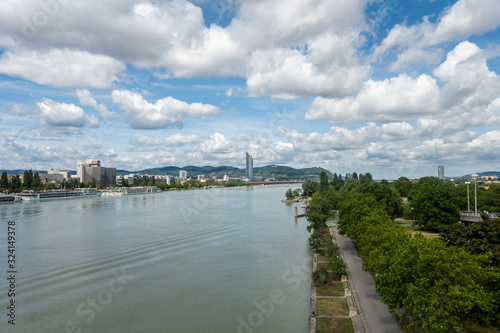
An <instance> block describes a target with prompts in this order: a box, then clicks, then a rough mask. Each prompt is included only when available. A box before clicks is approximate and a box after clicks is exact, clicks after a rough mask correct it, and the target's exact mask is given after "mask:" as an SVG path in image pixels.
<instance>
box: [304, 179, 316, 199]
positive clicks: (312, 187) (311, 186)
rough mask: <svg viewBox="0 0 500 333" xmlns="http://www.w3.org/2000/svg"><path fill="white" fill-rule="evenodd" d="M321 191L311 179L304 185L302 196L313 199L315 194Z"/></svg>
mask: <svg viewBox="0 0 500 333" xmlns="http://www.w3.org/2000/svg"><path fill="white" fill-rule="evenodd" d="M318 191H319V184H318V183H316V182H315V181H312V180H310V179H308V180H306V181H305V182H304V184H302V195H304V196H306V197H312V195H313V194H314V193H315V192H318Z"/></svg>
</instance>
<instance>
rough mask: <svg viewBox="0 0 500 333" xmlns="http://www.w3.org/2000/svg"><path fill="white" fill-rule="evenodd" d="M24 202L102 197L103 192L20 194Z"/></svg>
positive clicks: (77, 191)
mask: <svg viewBox="0 0 500 333" xmlns="http://www.w3.org/2000/svg"><path fill="white" fill-rule="evenodd" d="M19 196H20V197H21V200H23V201H44V200H63V199H78V198H86V197H100V196H101V192H100V191H96V190H89V189H80V190H74V191H65V190H52V191H43V192H23V193H21V194H19Z"/></svg>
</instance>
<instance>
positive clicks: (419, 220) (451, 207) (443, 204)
mask: <svg viewBox="0 0 500 333" xmlns="http://www.w3.org/2000/svg"><path fill="white" fill-rule="evenodd" d="M411 206H412V208H413V209H414V211H415V213H414V214H415V225H416V226H418V227H419V228H420V229H422V230H429V231H439V229H440V227H441V226H442V225H449V224H453V223H456V222H458V221H459V218H460V216H459V215H460V208H459V205H458V196H457V192H456V189H455V186H454V184H453V183H451V182H449V181H447V180H441V179H438V178H435V177H424V178H422V179H420V181H419V182H418V190H417V192H416V193H415V195H414V197H413V199H412V200H411Z"/></svg>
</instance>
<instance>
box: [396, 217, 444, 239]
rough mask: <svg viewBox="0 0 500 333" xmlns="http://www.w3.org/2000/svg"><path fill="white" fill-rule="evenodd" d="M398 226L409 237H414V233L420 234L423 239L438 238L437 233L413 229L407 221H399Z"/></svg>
mask: <svg viewBox="0 0 500 333" xmlns="http://www.w3.org/2000/svg"><path fill="white" fill-rule="evenodd" d="M397 224H398V225H400V226H402V227H403V228H404V229H405V230H406V232H408V233H409V234H411V235H415V234H416V233H419V232H420V233H421V234H422V235H423V236H424V237H425V238H436V237H439V233H438V232H430V231H420V230H419V229H418V227H415V226H413V225H412V224H411V222H409V221H401V222H397Z"/></svg>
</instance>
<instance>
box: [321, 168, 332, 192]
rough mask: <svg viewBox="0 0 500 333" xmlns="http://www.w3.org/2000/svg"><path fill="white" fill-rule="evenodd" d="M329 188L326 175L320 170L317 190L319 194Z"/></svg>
mask: <svg viewBox="0 0 500 333" xmlns="http://www.w3.org/2000/svg"><path fill="white" fill-rule="evenodd" d="M329 190H330V185H329V184H328V176H327V175H326V173H325V172H324V171H321V175H320V181H319V191H320V193H321V194H324V193H326V192H327V191H329Z"/></svg>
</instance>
